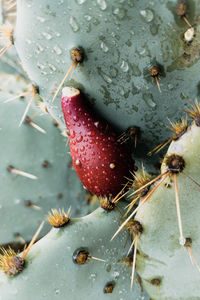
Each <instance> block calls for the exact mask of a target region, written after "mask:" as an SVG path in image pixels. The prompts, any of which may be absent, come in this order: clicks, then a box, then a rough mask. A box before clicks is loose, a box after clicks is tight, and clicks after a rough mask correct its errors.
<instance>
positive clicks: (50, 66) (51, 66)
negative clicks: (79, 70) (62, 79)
mask: <svg viewBox="0 0 200 300" xmlns="http://www.w3.org/2000/svg"><path fill="white" fill-rule="evenodd" d="M49 68H50V69H51V70H52V71H54V72H55V71H56V67H55V66H54V65H52V64H49Z"/></svg>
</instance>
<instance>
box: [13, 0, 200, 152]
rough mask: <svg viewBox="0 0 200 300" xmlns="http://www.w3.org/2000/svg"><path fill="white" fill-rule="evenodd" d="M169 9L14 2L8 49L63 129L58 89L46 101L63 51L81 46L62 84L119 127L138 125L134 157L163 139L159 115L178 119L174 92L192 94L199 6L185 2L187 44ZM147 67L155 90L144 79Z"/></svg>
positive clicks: (79, 0) (65, 63) (63, 69)
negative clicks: (11, 40) (156, 69)
mask: <svg viewBox="0 0 200 300" xmlns="http://www.w3.org/2000/svg"><path fill="white" fill-rule="evenodd" d="M176 5H177V1H175V0H173V1H170V2H167V3H166V1H160V0H154V1H126V0H124V1H123V0H122V1H115V0H112V1H108V0H96V1H89V0H73V1H71V0H70V1H69V0H65V1H58V2H55V3H54V2H52V1H51V0H44V1H42V2H41V1H40V0H27V1H25V0H18V1H17V7H18V9H17V26H16V29H15V32H14V45H15V46H16V49H17V52H18V54H19V56H20V59H21V63H22V65H23V67H24V70H25V71H26V72H27V74H28V76H29V77H30V79H31V80H32V81H33V82H35V83H36V84H37V85H39V87H40V92H41V96H42V97H43V99H44V100H45V101H46V102H47V103H48V109H49V111H50V113H51V114H52V115H53V116H54V117H55V118H56V119H57V120H59V121H60V120H61V121H62V123H63V124H64V121H63V117H62V114H61V106H60V98H61V91H60V92H59V93H58V96H57V97H56V99H55V101H54V103H52V99H53V96H54V94H55V91H56V89H57V87H58V85H59V84H60V83H61V81H62V79H63V78H64V75H65V74H66V73H67V70H68V69H69V68H70V66H71V65H72V62H73V60H72V58H71V53H70V51H71V49H72V48H73V47H82V48H83V50H84V54H85V56H84V57H85V58H84V60H83V62H82V63H80V64H78V66H77V68H76V70H75V72H73V76H72V78H71V77H70V76H68V78H67V80H65V84H64V85H68V86H69V85H70V86H74V87H75V88H79V89H81V90H82V92H84V93H85V94H86V95H88V97H89V98H90V99H91V100H92V102H93V103H94V105H95V108H96V110H99V111H100V112H101V113H102V114H103V115H104V117H105V118H106V119H107V120H108V121H110V122H111V123H113V124H115V125H116V126H117V127H119V128H120V129H121V130H124V129H127V127H129V126H132V125H138V126H139V127H141V131H142V135H141V141H142V144H143V146H142V147H141V149H140V150H139V151H138V155H140V156H141V155H143V154H144V152H145V154H146V153H147V152H148V150H151V149H152V147H153V146H154V145H155V144H156V145H157V143H158V139H159V140H160V141H162V140H163V139H165V138H166V135H167V134H166V132H167V130H166V128H165V125H166V124H167V117H168V118H170V119H175V118H179V117H180V115H181V111H182V108H183V106H184V104H185V100H184V99H182V98H181V93H184V94H187V95H192V96H193V97H195V96H196V95H197V94H198V93H199V79H198V74H199V47H200V46H199V43H198V41H199V24H200V23H199V22H200V20H199V8H200V5H199V1H193V0H188V1H187V10H186V17H187V19H188V20H189V21H190V23H191V24H192V26H193V28H194V32H195V34H194V35H192V38H189V40H188V38H187V42H185V40H184V33H185V32H186V31H187V30H188V28H189V26H188V24H186V22H185V21H184V19H183V18H182V17H180V16H178V15H177V12H176ZM33 28H34V30H33ZM155 65H156V66H158V67H159V70H160V71H159V75H158V77H159V78H158V80H159V84H160V88H161V91H162V92H161V93H160V92H159V90H158V87H157V85H156V80H155V78H153V77H154V75H152V77H151V76H150V74H149V70H150V68H151V67H152V66H155ZM174 99H176V101H175V100H174ZM144 143H145V145H146V146H145V147H144ZM142 149H143V150H142ZM143 156H144V155H143Z"/></svg>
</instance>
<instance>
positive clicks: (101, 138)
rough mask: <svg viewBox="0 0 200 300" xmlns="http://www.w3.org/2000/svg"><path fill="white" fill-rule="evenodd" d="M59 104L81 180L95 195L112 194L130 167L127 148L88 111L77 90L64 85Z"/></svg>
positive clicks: (132, 162)
mask: <svg viewBox="0 0 200 300" xmlns="http://www.w3.org/2000/svg"><path fill="white" fill-rule="evenodd" d="M61 103H62V110H63V114H64V118H65V123H66V126H67V129H68V130H69V134H70V136H69V147H70V151H71V156H72V160H73V167H74V169H75V171H76V172H77V174H78V176H79V178H80V180H81V182H82V183H83V185H84V187H85V188H86V189H88V190H89V191H90V192H91V193H93V194H95V195H97V196H107V197H109V196H115V195H116V194H117V193H118V192H119V191H120V190H121V189H122V188H123V184H124V183H125V182H126V181H127V179H126V178H125V177H126V176H128V177H129V176H130V172H129V171H130V170H133V167H134V161H133V160H132V158H131V153H130V151H129V150H128V149H127V148H126V146H125V145H124V144H120V143H119V142H117V135H116V133H115V132H114V131H113V130H112V129H111V128H110V126H109V125H108V124H107V123H106V122H105V121H103V120H100V119H99V117H96V116H94V114H92V113H91V112H90V111H89V109H88V107H87V106H86V103H85V101H84V99H83V96H82V95H81V93H80V91H79V90H77V89H74V88H71V87H66V88H64V89H63V91H62V101H61Z"/></svg>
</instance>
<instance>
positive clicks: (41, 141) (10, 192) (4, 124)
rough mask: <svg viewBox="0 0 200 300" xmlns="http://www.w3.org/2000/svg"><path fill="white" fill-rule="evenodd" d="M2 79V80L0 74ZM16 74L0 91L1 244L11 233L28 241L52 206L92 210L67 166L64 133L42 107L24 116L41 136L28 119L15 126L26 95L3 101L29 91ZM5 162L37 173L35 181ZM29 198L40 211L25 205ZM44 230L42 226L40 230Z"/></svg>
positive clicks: (82, 211)
mask: <svg viewBox="0 0 200 300" xmlns="http://www.w3.org/2000/svg"><path fill="white" fill-rule="evenodd" d="M1 77H2V78H7V77H6V75H2V74H1ZM9 78H10V77H9ZM19 78H20V77H15V76H13V77H12V76H11V78H10V81H9V83H8V85H7V86H6V87H5V89H6V90H7V92H6V93H5V92H1V93H0V107H1V109H0V119H1V121H0V128H1V130H0V142H1V157H0V169H1V175H0V189H1V199H0V212H1V220H0V244H5V243H8V242H12V241H13V240H16V241H17V239H14V235H15V234H16V233H19V234H20V235H21V236H22V237H23V239H25V240H26V241H28V240H30V239H31V236H32V234H33V230H34V228H35V226H36V225H37V224H39V223H40V222H41V220H42V219H43V218H44V217H45V216H46V215H47V213H48V211H49V210H50V209H51V208H64V209H68V208H69V207H70V206H71V207H72V213H73V214H74V215H75V214H77V216H84V215H85V214H87V213H88V212H89V211H90V210H91V209H92V208H91V207H90V206H89V205H87V204H86V198H85V192H84V190H83V187H82V184H81V183H80V181H79V179H78V178H77V175H76V173H75V171H74V170H73V169H72V167H71V157H70V155H66V137H63V136H62V135H61V133H60V130H58V128H56V127H55V126H54V124H53V121H52V120H51V119H50V118H49V116H48V115H43V116H41V114H42V111H41V110H39V108H36V107H35V108H34V107H33V108H32V109H31V110H30V111H29V117H30V118H31V117H33V116H34V115H36V116H35V117H34V118H33V122H35V124H37V125H39V126H40V127H41V128H42V129H43V130H45V131H46V134H43V133H41V132H39V131H37V130H36V129H35V128H33V127H32V126H31V125H30V124H27V123H23V124H22V126H21V127H20V128H19V121H20V119H21V117H22V115H23V113H24V110H25V107H26V105H27V102H28V97H27V99H16V100H14V101H11V102H10V103H4V101H5V100H6V99H9V98H11V97H13V96H15V95H16V93H17V92H18V93H20V92H21V91H23V92H24V91H26V90H27V89H28V87H27V84H26V82H25V81H23V80H22V79H19ZM35 98H37V96H36V97H35ZM37 102H39V100H37ZM33 106H34V105H33ZM10 165H12V166H14V167H15V168H16V169H19V170H21V171H25V172H28V173H31V174H33V175H35V176H37V179H36V180H32V179H29V178H25V177H23V176H19V175H15V174H12V173H9V172H8V171H7V168H8V166H10ZM30 202H31V203H32V204H34V205H36V206H38V207H39V208H40V209H37V208H34V207H32V206H29V204H30ZM47 230H48V227H47V226H46V228H45V229H44V231H43V234H44V233H45V232H47Z"/></svg>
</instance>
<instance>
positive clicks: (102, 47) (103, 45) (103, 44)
mask: <svg viewBox="0 0 200 300" xmlns="http://www.w3.org/2000/svg"><path fill="white" fill-rule="evenodd" d="M101 49H102V50H103V52H105V53H106V52H108V50H109V48H108V46H107V45H106V44H105V43H104V42H101Z"/></svg>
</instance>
